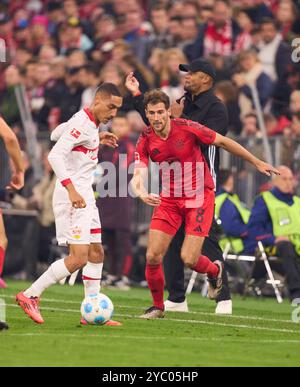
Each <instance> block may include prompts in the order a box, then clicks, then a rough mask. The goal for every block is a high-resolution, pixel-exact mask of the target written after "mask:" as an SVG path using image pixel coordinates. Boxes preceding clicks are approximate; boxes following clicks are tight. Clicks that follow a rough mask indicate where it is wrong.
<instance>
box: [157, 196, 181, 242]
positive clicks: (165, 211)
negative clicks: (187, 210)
mask: <svg viewBox="0 0 300 387" xmlns="http://www.w3.org/2000/svg"><path fill="white" fill-rule="evenodd" d="M182 220H183V214H182V211H181V208H180V202H179V201H177V200H166V199H164V200H162V202H161V204H160V205H159V206H158V207H155V208H154V211H153V215H152V219H151V223H150V230H157V231H161V232H163V233H165V234H168V235H171V236H172V237H174V235H176V233H177V231H178V230H179V228H180V226H181V224H182Z"/></svg>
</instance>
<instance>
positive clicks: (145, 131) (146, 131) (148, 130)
mask: <svg viewBox="0 0 300 387" xmlns="http://www.w3.org/2000/svg"><path fill="white" fill-rule="evenodd" d="M151 133H152V129H151V127H150V126H147V127H146V128H144V129H143V131H142V133H141V135H140V139H141V140H142V139H144V140H147V139H148V138H149V136H150V135H151Z"/></svg>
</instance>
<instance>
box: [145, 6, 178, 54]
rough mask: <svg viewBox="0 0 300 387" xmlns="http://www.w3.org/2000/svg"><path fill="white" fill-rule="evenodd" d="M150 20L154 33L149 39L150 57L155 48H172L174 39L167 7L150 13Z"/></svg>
mask: <svg viewBox="0 0 300 387" xmlns="http://www.w3.org/2000/svg"><path fill="white" fill-rule="evenodd" d="M150 20H151V23H152V26H153V32H152V33H151V34H150V35H149V37H148V47H147V49H148V56H150V54H151V52H152V50H153V49H154V48H162V49H166V48H169V47H171V46H172V43H173V41H172V37H171V35H170V33H169V16H168V13H167V10H166V8H165V7H162V6H160V5H158V6H156V7H154V8H152V9H151V11H150Z"/></svg>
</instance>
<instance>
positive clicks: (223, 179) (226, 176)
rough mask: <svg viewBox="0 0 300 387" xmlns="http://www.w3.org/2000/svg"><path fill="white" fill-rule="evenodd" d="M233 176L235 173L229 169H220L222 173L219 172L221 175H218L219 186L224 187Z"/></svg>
mask: <svg viewBox="0 0 300 387" xmlns="http://www.w3.org/2000/svg"><path fill="white" fill-rule="evenodd" d="M232 175H233V173H232V171H230V170H229V169H220V172H219V175H218V177H219V185H220V186H222V185H224V184H226V183H227V181H228V179H229V178H230V176H232Z"/></svg>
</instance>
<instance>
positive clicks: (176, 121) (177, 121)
mask: <svg viewBox="0 0 300 387" xmlns="http://www.w3.org/2000/svg"><path fill="white" fill-rule="evenodd" d="M171 122H172V124H173V126H181V127H189V126H197V125H199V124H198V123H197V122H194V121H192V120H187V119H186V118H172V120H171Z"/></svg>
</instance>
